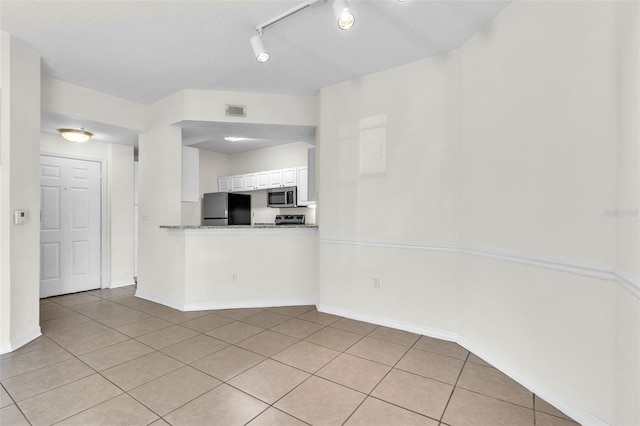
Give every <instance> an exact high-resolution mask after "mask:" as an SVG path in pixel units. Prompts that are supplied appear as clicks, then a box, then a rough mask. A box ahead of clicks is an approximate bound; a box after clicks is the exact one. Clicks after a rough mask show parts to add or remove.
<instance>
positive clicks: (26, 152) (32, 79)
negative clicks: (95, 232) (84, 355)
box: [0, 33, 40, 353]
mask: <svg viewBox="0 0 640 426" xmlns="http://www.w3.org/2000/svg"><path fill="white" fill-rule="evenodd" d="M0 43H1V44H2V49H1V54H2V69H1V71H0V78H1V80H2V83H1V86H2V93H1V94H0V96H1V100H0V103H1V106H0V113H1V114H2V116H1V119H0V122H1V124H2V127H1V129H0V312H1V313H0V323H1V324H0V353H5V352H9V351H11V350H14V349H17V348H19V347H20V346H22V345H24V344H25V343H27V342H29V341H30V340H32V339H34V338H36V337H37V336H39V335H40V326H39V323H38V321H39V302H38V300H39V297H38V294H39V291H40V288H39V268H38V267H37V266H36V267H34V266H35V265H34V261H35V262H37V259H39V250H40V222H39V217H40V214H39V212H40V184H39V182H40V160H39V133H40V130H39V129H40V57H39V56H38V55H37V53H36V52H35V51H33V50H32V49H30V48H29V47H27V46H26V45H24V44H23V43H22V42H20V41H19V40H17V39H15V38H13V37H11V36H10V35H9V34H6V33H0ZM16 209H21V210H26V212H27V217H28V220H27V223H26V224H24V225H15V224H14V223H13V212H14V210H16Z"/></svg>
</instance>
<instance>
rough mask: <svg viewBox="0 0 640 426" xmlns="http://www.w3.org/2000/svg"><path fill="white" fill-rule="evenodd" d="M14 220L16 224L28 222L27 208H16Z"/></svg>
mask: <svg viewBox="0 0 640 426" xmlns="http://www.w3.org/2000/svg"><path fill="white" fill-rule="evenodd" d="M13 215H14V216H13V222H14V223H15V224H16V225H24V224H25V223H27V211H26V210H15V211H14V212H13Z"/></svg>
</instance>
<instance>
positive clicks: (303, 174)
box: [298, 167, 310, 206]
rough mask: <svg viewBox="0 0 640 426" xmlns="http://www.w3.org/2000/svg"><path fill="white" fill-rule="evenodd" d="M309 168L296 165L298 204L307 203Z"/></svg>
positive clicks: (305, 204) (303, 204)
mask: <svg viewBox="0 0 640 426" xmlns="http://www.w3.org/2000/svg"><path fill="white" fill-rule="evenodd" d="M309 204H310V202H309V169H308V168H306V167H298V205H299V206H307V205H309Z"/></svg>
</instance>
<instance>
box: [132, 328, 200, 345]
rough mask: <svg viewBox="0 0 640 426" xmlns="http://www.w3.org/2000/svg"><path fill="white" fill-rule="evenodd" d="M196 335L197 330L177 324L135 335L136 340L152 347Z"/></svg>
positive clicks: (170, 343)
mask: <svg viewBox="0 0 640 426" xmlns="http://www.w3.org/2000/svg"><path fill="white" fill-rule="evenodd" d="M196 335H198V332H197V331H193V330H191V329H189V328H185V327H181V326H179V325H173V326H171V327H167V328H163V329H162V330H158V331H153V332H151V333H149V334H144V335H142V336H140V337H136V340H138V341H139V342H142V343H144V344H145V345H148V346H151V347H152V348H155V349H162V348H164V347H167V346H169V345H173V344H174V343H178V342H182V341H183V340H187V339H189V338H191V337H194V336H196Z"/></svg>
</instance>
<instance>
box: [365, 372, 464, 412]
mask: <svg viewBox="0 0 640 426" xmlns="http://www.w3.org/2000/svg"><path fill="white" fill-rule="evenodd" d="M452 391H453V386H451V385H448V384H445V383H441V382H437V381H435V380H432V379H429V378H426V377H422V376H418V375H415V374H411V373H406V372H404V371H400V370H395V369H394V370H391V372H390V373H389V374H388V375H387V376H386V377H385V378H384V379H383V380H382V382H381V383H380V384H379V385H378V387H376V388H375V390H374V391H373V392H372V393H371V396H374V397H376V398H379V399H382V400H384V401H387V402H390V403H392V404H395V405H398V406H400V407H403V408H406V409H408V410H411V411H415V412H417V413H420V414H423V415H425V416H429V417H431V418H433V419H439V418H440V417H441V416H442V413H443V412H444V408H445V407H446V405H447V401H448V400H449V397H450V396H451V392H452Z"/></svg>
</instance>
